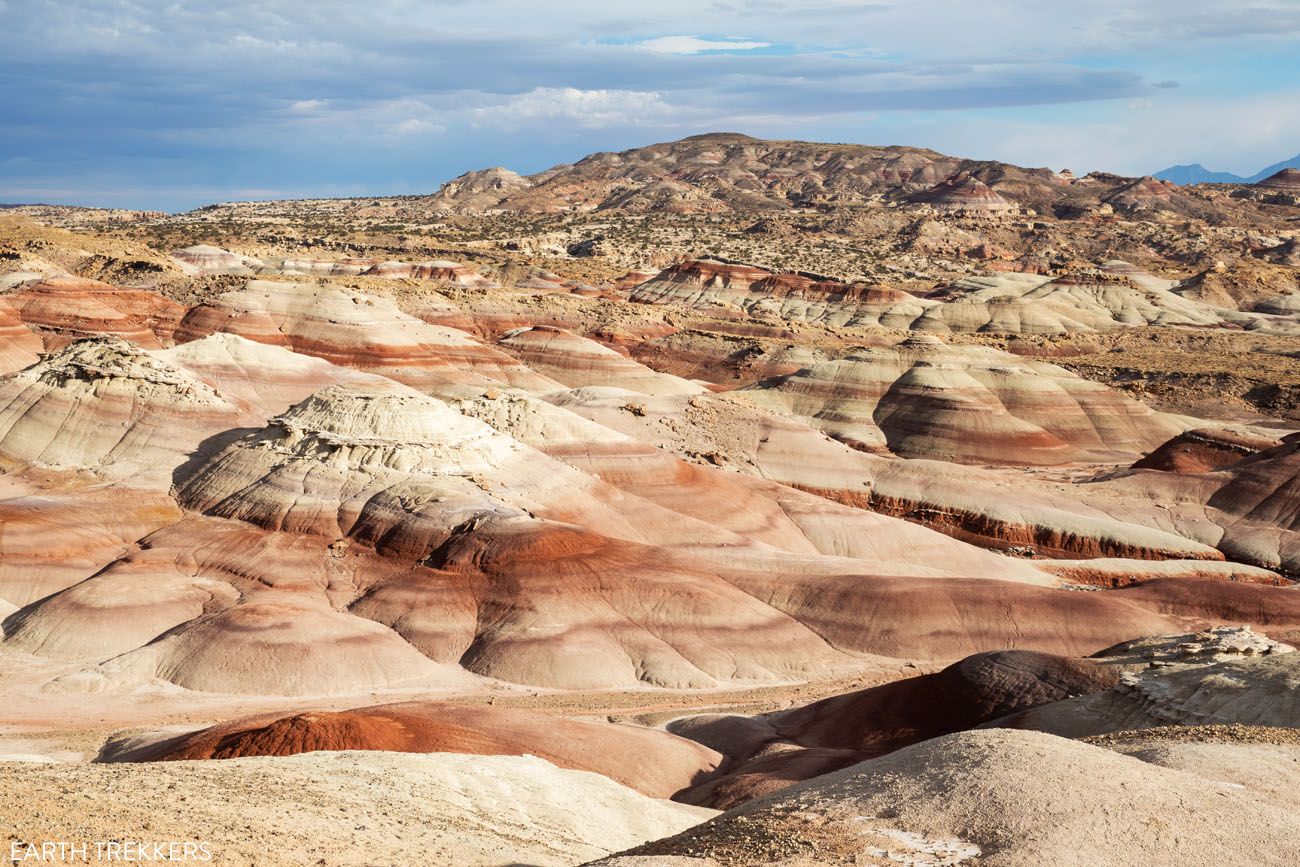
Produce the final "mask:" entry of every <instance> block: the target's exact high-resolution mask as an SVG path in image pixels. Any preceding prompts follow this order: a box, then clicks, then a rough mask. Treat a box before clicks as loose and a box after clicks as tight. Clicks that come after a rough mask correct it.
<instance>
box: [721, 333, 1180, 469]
mask: <svg viewBox="0 0 1300 867" xmlns="http://www.w3.org/2000/svg"><path fill="white" fill-rule="evenodd" d="M743 393H744V395H745V396H746V397H747V398H749V399H750V400H752V401H754V402H755V403H757V404H758V405H760V406H765V407H768V408H771V409H773V410H776V411H778V412H781V413H783V414H788V415H793V416H794V417H796V418H800V419H803V420H805V421H807V422H808V423H809V424H812V425H814V426H816V427H818V428H820V429H821V430H824V431H825V432H827V433H828V434H830V435H831V436H833V437H835V438H836V439H839V440H841V441H844V442H847V443H849V444H852V445H855V446H857V447H859V448H863V449H867V450H875V451H881V452H884V451H889V452H893V453H895V454H898V455H901V456H903V457H910V458H939V459H944V460H950V461H958V462H963V463H1009V464H1026V463H1029V464H1062V463H1068V462H1070V461H1080V460H1106V459H1115V458H1120V459H1122V458H1123V457H1124V456H1131V457H1134V458H1136V457H1137V456H1139V455H1140V454H1141V453H1142V452H1144V451H1147V450H1149V449H1152V448H1154V447H1155V446H1157V445H1159V444H1160V443H1162V442H1164V441H1165V440H1167V439H1169V438H1170V437H1172V436H1174V435H1176V434H1179V433H1181V432H1182V431H1183V429H1184V428H1185V427H1186V425H1185V424H1183V423H1181V422H1180V421H1179V420H1178V419H1176V418H1174V417H1171V416H1166V415H1163V414H1161V413H1156V412H1152V411H1151V410H1150V409H1149V408H1148V407H1146V406H1145V405H1144V404H1141V403H1138V402H1137V401H1135V400H1132V399H1131V398H1128V397H1125V396H1123V395H1121V394H1120V393H1118V392H1116V391H1114V390H1112V389H1109V388H1106V387H1105V386H1102V385H1099V384H1097V383H1093V382H1089V381H1087V380H1084V379H1081V378H1079V377H1078V376H1076V375H1074V374H1072V373H1069V372H1068V371H1065V370H1063V369H1062V368H1060V367H1057V366H1055V365H1052V364H1046V363H1043V362H1039V361H1032V360H1029V359H1023V358H1019V357H1017V356H1013V355H1010V354H1008V353H1005V352H1001V351H998V350H995V349H991V348H985V347H970V346H965V347H956V346H945V345H943V344H942V343H940V342H939V341H938V340H936V339H935V338H933V337H925V336H914V337H912V338H909V339H908V340H905V341H903V342H902V343H900V344H898V345H897V346H894V347H891V348H888V349H869V350H858V351H856V352H854V353H852V354H850V355H848V356H847V357H845V358H843V359H839V360H836V361H829V362H824V363H821V364H814V365H812V366H810V367H807V368H805V369H803V370H800V371H798V372H797V373H793V374H790V375H789V376H784V377H778V378H776V379H773V380H767V381H765V382H761V383H758V384H757V385H754V386H751V387H749V388H746V389H744V391H743Z"/></svg>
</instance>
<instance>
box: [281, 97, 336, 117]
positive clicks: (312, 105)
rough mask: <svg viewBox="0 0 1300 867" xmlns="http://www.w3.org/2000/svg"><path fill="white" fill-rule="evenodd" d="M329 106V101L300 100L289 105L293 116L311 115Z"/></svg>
mask: <svg viewBox="0 0 1300 867" xmlns="http://www.w3.org/2000/svg"><path fill="white" fill-rule="evenodd" d="M328 105H329V100H328V99H300V100H298V101H297V102H294V103H291V104H290V105H289V111H290V112H291V113H293V114H311V113H313V112H316V111H319V110H320V109H323V108H325V107H326V106H328Z"/></svg>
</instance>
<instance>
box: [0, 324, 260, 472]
mask: <svg viewBox="0 0 1300 867" xmlns="http://www.w3.org/2000/svg"><path fill="white" fill-rule="evenodd" d="M243 411H244V408H243V407H241V406H239V405H237V404H235V403H232V402H231V401H230V400H228V399H227V398H225V397H224V396H223V395H221V394H220V393H218V392H217V391H216V390H215V389H214V388H212V386H210V385H208V384H207V383H205V382H203V381H201V380H200V379H198V378H197V377H195V376H194V375H193V374H191V373H189V372H188V371H186V370H184V369H183V368H180V367H175V366H173V365H171V364H168V363H167V362H166V361H164V360H162V359H158V358H154V357H152V356H150V355H148V354H147V353H146V352H144V351H143V350H141V349H139V348H137V347H135V346H133V345H131V344H129V343H126V342H124V341H121V340H117V339H115V338H91V339H87V340H81V341H77V342H75V343H72V344H69V345H68V346H67V347H65V348H64V349H62V350H60V351H58V352H55V353H52V354H50V355H47V356H45V357H44V358H42V360H41V361H40V362H38V363H37V364H34V365H32V366H31V367H28V368H26V369H24V370H22V371H20V372H19V373H16V374H13V375H12V376H10V377H8V378H6V379H3V380H0V459H3V460H4V461H5V462H6V463H7V464H8V465H9V466H15V465H17V466H22V465H30V466H35V467H48V468H52V469H59V470H69V471H76V470H82V469H86V470H92V471H94V472H96V473H98V474H100V475H103V476H107V477H110V478H116V479H122V478H127V477H130V476H141V477H144V478H148V479H154V478H159V477H166V478H169V476H170V471H171V468H172V467H174V466H176V465H178V464H180V463H181V462H182V461H183V460H184V456H185V455H186V454H187V453H188V452H189V451H190V450H191V449H193V448H194V447H195V446H196V445H197V444H198V443H199V442H201V441H202V440H203V439H204V438H205V437H206V436H208V435H210V434H212V433H216V432H218V431H222V430H227V429H229V428H231V427H235V426H237V425H238V424H239V421H240V420H241V415H242V414H243Z"/></svg>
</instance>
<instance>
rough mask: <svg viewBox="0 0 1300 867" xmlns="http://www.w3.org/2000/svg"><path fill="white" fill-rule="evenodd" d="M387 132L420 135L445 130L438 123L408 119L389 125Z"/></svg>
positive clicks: (422, 119)
mask: <svg viewBox="0 0 1300 867" xmlns="http://www.w3.org/2000/svg"><path fill="white" fill-rule="evenodd" d="M388 129H389V131H390V132H392V133H395V134H396V135H421V134H424V133H434V132H446V131H447V128H446V127H445V126H443V125H442V124H440V123H434V122H433V121H431V120H425V119H424V118H419V117H408V118H407V119H406V120H402V121H398V122H397V123H394V124H390V125H389V127H388Z"/></svg>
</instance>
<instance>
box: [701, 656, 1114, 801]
mask: <svg viewBox="0 0 1300 867" xmlns="http://www.w3.org/2000/svg"><path fill="white" fill-rule="evenodd" d="M1117 682H1118V674H1117V673H1116V672H1115V671H1114V670H1109V669H1106V668H1102V667H1100V666H1098V665H1096V664H1095V663H1094V662H1092V661H1091V660H1087V659H1075V658H1072V657H1066V656H1055V655H1052V654H1048V653H1036V652H1033V651H1027V650H1000V651H994V652H992V653H979V654H976V655H974V656H969V657H967V658H966V659H963V660H961V661H960V662H958V663H955V664H953V665H950V666H949V667H947V668H945V669H944V670H943V671H940V672H937V673H935V674H927V675H922V676H920V677H914V678H910V679H908V680H901V681H896V682H894V683H889V684H885V685H883V686H878V687H873V688H871V689H865V690H861V691H858V692H851V693H847V694H845V695H837V696H832V697H831V698H826V699H822V700H821V701H818V702H814V703H813V704H810V705H805V706H804V707H799V708H795V709H793V710H789V711H784V712H781V713H777V714H773V715H772V716H769V717H767V718H766V720H765V722H766V724H767V725H768V726H770V729H771V738H772V739H771V740H770V741H769V742H768V743H766V744H763V745H762V746H761V747H760V748H759V749H758V750H757V751H755V750H754V749H753V740H752V733H748V734H749V735H750V738H751V739H750V740H749V743H748V744H746V745H745V747H743V748H742V749H744V750H745V752H746V753H747V754H742V755H738V756H734V757H733V763H732V765H731V766H730V768H729V769H728V770H729V773H728V774H727V775H726V776H723V777H720V778H718V779H715V780H709V781H706V782H705V783H703V784H701V785H699V786H695V787H694V788H692V789H690V790H689V791H687V792H684V793H682V795H681V796H679V800H683V801H685V802H687V803H691V804H699V805H703V806H710V807H715V808H718V809H729V808H730V807H733V806H735V805H737V804H740V803H743V802H745V801H747V800H750V799H752V798H755V797H759V796H762V795H765V794H769V793H771V792H773V791H776V790H778V789H783V788H785V787H786V786H789V785H793V784H794V783H796V782H799V781H801V780H806V779H810V778H811V777H813V776H818V775H820V774H825V773H829V772H831V771H833V770H838V769H839V768H843V767H847V766H848V765H851V764H855V763H857V762H860V761H864V760H866V759H869V758H874V757H876V756H880V755H884V754H885V753H889V752H893V751H894V750H897V749H900V748H902V747H905V746H908V745H910V744H914V743H917V742H919V741H923V740H928V739H930V738H933V737H938V736H940V735H945V734H951V733H953V732H958V731H963V730H965V729H970V728H974V727H975V726H978V725H980V724H981V723H985V722H988V721H990V720H994V719H997V718H999V717H1003V716H1006V715H1007V714H1010V713H1013V712H1016V711H1019V710H1024V709H1027V708H1031V707H1036V706H1038V705H1042V704H1047V703H1049V702H1053V701H1059V700H1061V699H1065V698H1070V697H1074V696H1079V695H1087V694H1091V693H1096V692H1103V691H1105V690H1108V689H1110V688H1111V687H1113V686H1114V685H1115V684H1116V683H1117ZM706 725H708V724H706ZM712 727H713V729H714V730H715V731H716V730H718V729H719V728H720V727H721V724H720V723H717V722H714V723H712ZM679 728H680V730H682V731H684V732H691V733H694V731H693V729H694V727H693V726H692V725H690V723H687V724H685V725H682V726H679ZM736 731H737V732H740V731H741V730H740V729H737V730H736ZM700 734H702V735H704V736H705V737H707V736H708V735H707V734H706V732H704V731H701V732H700Z"/></svg>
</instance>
